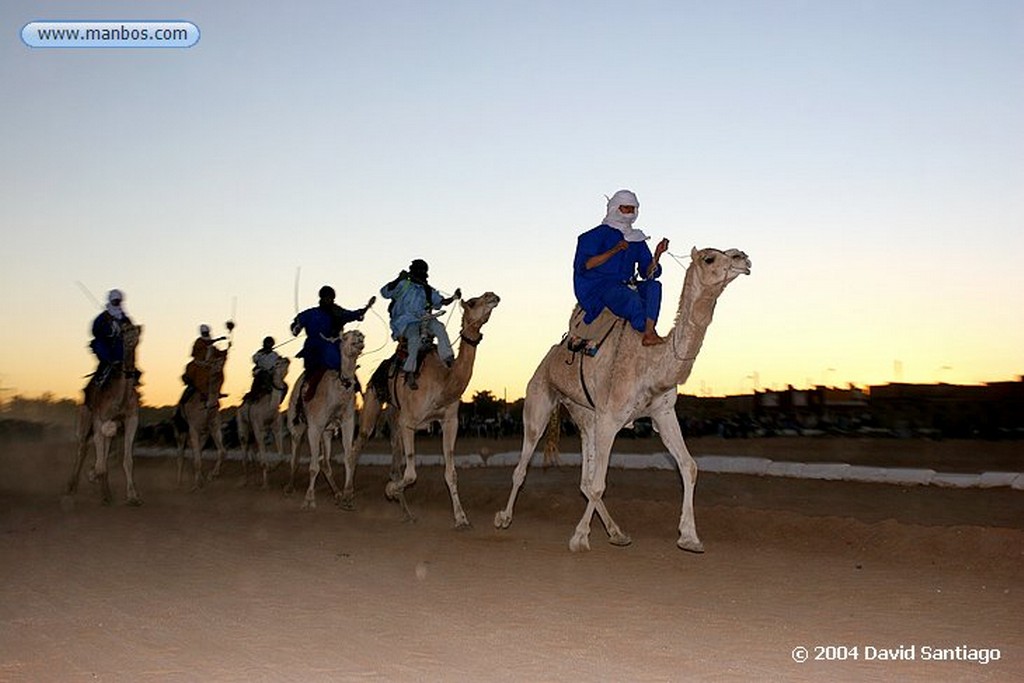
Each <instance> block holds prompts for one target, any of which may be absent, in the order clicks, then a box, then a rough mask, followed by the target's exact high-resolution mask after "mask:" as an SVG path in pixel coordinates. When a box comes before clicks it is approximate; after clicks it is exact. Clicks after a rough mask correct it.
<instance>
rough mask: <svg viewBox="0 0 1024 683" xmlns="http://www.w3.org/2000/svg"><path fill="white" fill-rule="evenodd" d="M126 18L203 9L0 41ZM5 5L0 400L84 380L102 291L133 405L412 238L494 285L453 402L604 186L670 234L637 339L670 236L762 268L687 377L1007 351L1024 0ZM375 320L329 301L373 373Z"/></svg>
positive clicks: (725, 298)
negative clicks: (220, 342) (201, 354)
mask: <svg viewBox="0 0 1024 683" xmlns="http://www.w3.org/2000/svg"><path fill="white" fill-rule="evenodd" d="M147 19H148V20H181V21H188V22H191V23H193V24H194V25H195V26H197V27H198V28H199V30H200V32H201V37H200V39H199V41H198V42H197V43H196V44H195V45H194V46H192V47H189V48H164V49H145V48H142V49H117V48H94V49H48V48H31V47H28V46H27V45H26V44H25V43H24V42H22V39H21V31H22V28H23V27H24V26H25V25H26V24H27V23H29V22H33V21H42V20H120V21H127V20H147ZM0 27H2V28H3V31H2V39H0V88H2V91H3V92H4V93H5V97H4V105H3V106H2V107H0V131H2V135H0V226H2V231H3V241H2V243H3V249H2V251H0V254H2V262H0V291H2V300H0V349H2V350H3V354H2V357H0V398H9V397H10V396H11V395H12V394H20V395H23V396H35V395H40V394H42V393H44V392H50V393H52V394H54V395H55V396H58V397H77V396H79V395H80V390H81V387H82V386H83V385H84V381H85V380H84V379H83V377H84V376H85V375H86V374H88V373H89V372H91V371H92V370H93V369H94V367H95V361H94V358H93V357H92V355H91V353H90V351H89V350H88V347H87V345H88V342H89V329H90V323H91V320H92V318H93V317H94V316H95V315H96V314H97V313H98V312H99V310H100V309H99V305H98V304H97V302H96V300H102V299H104V298H105V293H106V291H107V290H109V289H110V288H114V287H116V288H120V289H122V290H123V291H124V292H125V294H126V298H125V308H126V310H127V311H128V313H129V315H131V316H132V318H133V319H134V320H135V321H136V322H138V323H141V324H143V325H144V332H143V337H142V341H141V344H140V347H139V359H138V361H139V365H140V367H141V368H142V369H143V371H144V373H145V374H144V377H143V382H144V386H143V387H142V391H143V401H144V402H145V403H147V404H150V405H164V404H169V403H173V402H175V401H176V400H177V397H178V395H179V394H180V391H181V389H182V385H181V381H180V375H181V372H182V369H183V368H184V365H185V363H186V361H187V360H188V355H189V352H190V349H191V345H192V341H193V339H194V338H195V336H196V334H197V328H198V326H199V325H200V324H201V323H208V324H210V325H211V326H212V327H213V332H214V334H215V335H217V334H223V333H224V332H225V325H224V324H225V322H226V321H227V320H229V319H232V320H233V321H234V322H235V323H236V325H237V327H236V329H235V331H234V335H233V340H232V347H231V351H230V355H229V359H228V363H227V367H226V385H225V391H226V392H227V393H228V394H229V398H228V399H227V401H228V403H229V404H230V403H231V402H233V401H234V402H237V401H238V400H239V399H240V397H241V395H242V394H243V393H244V392H245V390H246V389H247V388H248V384H249V381H250V369H251V360H250V358H251V355H252V353H253V352H254V351H255V350H256V349H257V348H259V345H260V341H261V340H262V338H263V337H264V336H266V335H272V336H274V337H275V338H276V339H277V341H278V342H285V341H287V340H290V339H292V336H291V334H290V332H289V330H288V326H289V322H290V321H291V319H292V318H293V317H294V315H295V313H296V308H297V307H298V308H300V309H302V308H307V307H309V306H313V305H315V303H316V292H317V290H318V289H319V287H320V286H321V285H323V284H331V285H333V286H334V287H335V289H336V290H337V291H338V302H339V303H340V304H341V305H343V306H345V307H347V308H356V307H358V306H361V305H362V304H363V303H365V302H366V300H367V299H369V297H371V296H373V295H374V294H376V293H377V291H378V290H379V288H380V287H381V286H382V285H383V284H385V283H386V282H388V281H389V280H391V279H392V278H393V277H395V275H396V274H397V273H398V272H399V271H400V270H401V269H403V268H405V267H407V266H408V264H409V262H410V261H411V260H412V259H414V258H422V259H425V260H426V261H428V262H429V264H430V273H431V282H432V284H433V285H434V286H435V287H437V288H438V289H440V290H441V291H443V292H445V293H451V292H453V291H454V290H455V289H456V288H457V287H458V288H461V289H462V292H463V293H464V295H465V296H467V297H469V296H474V295H477V294H481V293H483V292H485V291H493V292H495V293H497V294H498V295H499V296H500V297H501V304H500V305H499V306H498V308H497V309H495V311H494V312H493V314H492V316H491V320H490V322H489V323H488V324H487V326H486V327H485V328H484V341H483V343H482V344H481V346H480V347H479V349H478V356H477V362H476V366H475V369H474V374H473V378H472V381H471V382H470V385H469V387H468V389H467V392H466V394H465V398H466V399H467V400H468V398H470V397H471V396H472V395H473V394H474V393H475V392H477V391H482V390H488V391H491V392H492V393H494V394H495V395H496V396H497V397H499V398H502V397H504V398H507V399H508V400H515V399H517V398H520V397H522V396H523V394H524V393H525V388H526V384H527V382H528V381H529V379H530V376H531V375H532V373H533V370H534V369H535V368H536V366H537V364H538V363H539V361H540V360H541V358H542V357H543V356H544V354H545V353H546V351H547V349H548V348H549V347H550V346H551V345H552V344H555V343H557V342H558V341H559V340H560V339H561V337H562V334H563V333H564V331H565V328H566V323H567V321H568V317H569V313H570V311H571V308H572V305H573V303H574V298H573V293H572V272H571V271H572V265H571V264H572V257H573V250H574V248H575V243H576V238H577V236H578V235H579V234H580V233H581V232H583V231H585V230H587V229H589V228H592V227H594V226H595V225H597V224H599V223H600V222H601V219H602V218H603V216H604V211H605V201H606V200H605V196H606V195H611V194H612V193H613V192H615V191H616V190H619V189H622V188H628V189H632V190H634V191H635V192H636V193H637V195H638V196H639V198H640V213H639V219H638V221H637V227H640V228H642V229H644V230H645V231H646V232H647V233H648V234H650V235H651V236H652V237H653V238H654V240H657V239H660V238H661V237H667V238H669V240H670V247H669V252H670V254H671V256H670V255H666V256H665V257H664V259H663V265H664V274H663V276H662V281H663V283H664V292H665V296H664V303H663V308H662V315H661V320H660V322H659V325H658V329H659V331H660V332H662V333H663V334H664V333H667V332H668V330H669V328H670V326H671V324H672V320H673V318H674V312H675V308H676V306H677V302H678V297H679V292H680V289H681V287H682V281H683V275H684V272H685V268H686V266H687V265H688V260H687V256H688V255H689V253H690V250H691V248H692V247H694V246H696V247H698V248H703V247H716V248H719V249H728V248H738V249H742V250H743V251H745V252H747V254H749V256H750V258H751V260H752V263H753V268H752V272H751V274H750V275H749V276H743V277H740V278H738V279H737V280H736V281H734V282H733V283H732V284H730V285H729V287H728V288H727V289H726V291H725V292H724V293H723V295H722V296H721V298H720V299H719V301H718V307H717V309H716V313H715V319H714V321H713V322H712V324H711V326H710V328H709V329H708V333H707V336H706V338H705V342H704V346H703V348H702V350H701V353H700V356H699V357H698V358H697V361H696V363H695V366H694V370H693V373H692V375H691V376H690V378H689V380H688V382H687V384H686V385H685V386H683V387H681V391H683V392H685V393H690V394H696V395H725V394H735V393H749V392H750V391H752V390H755V389H757V390H763V389H772V388H774V389H781V388H785V387H786V386H787V385H790V384H792V385H794V386H796V387H798V388H799V387H808V386H814V385H818V384H827V385H830V386H844V385H846V384H847V383H852V384H855V385H857V386H869V385H873V384H885V383H888V382H895V381H904V382H938V381H942V382H950V383H964V384H976V383H983V382H991V381H1013V380H1017V379H1018V378H1019V376H1020V375H1021V374H1022V373H1024V316H1022V315H1021V311H1022V310H1024V268H1022V265H1021V260H1022V257H1024V3H1021V2H1019V1H1018V0H1008V1H1001V0H986V1H983V2H977V1H976V0H969V1H963V2H959V1H949V0H923V1H920V2H919V1H914V0H898V1H895V2H893V1H888V0H887V1H878V2H874V1H870V0H866V1H858V2H852V1H843V0H836V1H835V2H811V1H791V0H775V1H771V2H768V1H765V2H753V1H733V0H726V1H724V2H714V3H712V2H691V1H674V2H667V1H665V2H649V1H643V0H641V1H639V2H632V3H621V2H600V1H596V2H568V1H564V0H562V1H555V2H552V1H550V0H546V1H540V0H538V1H532V0H529V1H527V0H521V1H515V0H512V1H509V2H478V1H465V2H462V1H449V0H436V1H432V2H419V1H388V0H385V1H382V2H372V1H370V0H365V1H360V2H352V1H348V0H340V1H337V2H334V1H331V2H327V1H323V2H313V1H303V0H294V1H293V2H289V3H287V4H284V3H266V4H263V3H249V2H232V1H225V2H216V3H211V2H195V3H190V2H173V3H171V2H160V1H159V0H154V1H152V2H147V3H136V2H90V3H83V2H17V1H14V2H6V3H3V4H2V5H0ZM386 316H387V313H386V307H385V306H384V305H383V304H382V303H380V302H378V304H377V305H376V306H375V307H374V309H372V311H371V313H370V314H369V315H368V316H367V318H366V320H365V321H363V322H362V323H359V324H358V325H356V326H351V325H350V326H349V328H348V329H352V328H353V327H358V329H361V330H362V331H363V332H364V334H365V335H366V337H367V345H366V353H365V354H364V356H363V358H362V359H361V367H360V370H359V374H360V376H361V377H362V378H363V379H364V380H365V379H366V378H368V376H369V374H370V373H371V372H372V370H373V369H374V368H375V367H376V365H377V364H379V363H380V362H381V361H383V360H384V359H385V358H386V357H387V356H388V355H389V353H390V352H391V350H392V348H393V342H391V340H390V338H389V332H388V328H387V325H386V322H385V319H386ZM442 320H443V321H445V322H446V324H447V327H448V330H449V333H450V336H451V337H452V338H453V339H456V338H457V337H458V329H459V321H460V312H459V310H458V308H457V307H453V310H452V312H451V315H450V316H446V317H444V318H442ZM300 348H301V341H300V340H295V341H292V342H290V343H288V344H285V345H283V346H281V348H280V349H279V351H280V352H282V353H284V354H286V355H288V356H292V357H293V356H294V354H295V353H296V352H298V350H299V349H300ZM298 367H299V366H298V364H293V370H292V373H291V375H290V379H291V380H294V379H295V378H296V377H297V375H298Z"/></svg>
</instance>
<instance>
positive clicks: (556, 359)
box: [494, 247, 750, 553]
mask: <svg viewBox="0 0 1024 683" xmlns="http://www.w3.org/2000/svg"><path fill="white" fill-rule="evenodd" d="M690 258H691V263H690V266H689V267H688V268H687V270H686V277H685V278H684V282H683V290H682V293H681V294H680V298H679V308H678V312H677V314H676V319H675V324H674V326H673V328H672V331H671V332H670V333H669V335H668V338H667V343H665V344H660V345H656V346H643V345H642V344H641V334H640V333H639V332H636V331H635V330H633V329H632V327H630V326H629V325H628V324H627V323H625V322H622V323H621V324H616V326H615V327H614V328H613V329H612V331H611V333H610V334H609V335H608V337H607V338H606V339H605V340H604V343H603V344H602V345H601V346H600V348H599V350H598V351H597V353H596V355H594V356H593V357H591V356H589V355H587V354H586V353H584V352H580V351H576V352H574V351H572V350H570V349H569V346H568V345H567V344H566V341H565V340H563V341H562V343H560V344H557V345H555V346H553V347H551V350H550V351H548V353H547V355H546V356H545V357H544V359H543V360H542V361H541V363H540V365H539V366H538V367H537V370H536V371H535V372H534V374H533V378H532V379H531V380H530V383H529V384H528V385H527V389H526V400H525V404H524V407H523V450H522V453H521V455H520V458H519V463H518V464H517V465H516V468H515V471H514V472H513V474H512V490H511V493H510V494H509V498H508V503H507V505H506V506H505V509H504V510H501V511H499V512H498V513H497V514H495V516H494V526H495V527H497V528H499V529H505V528H508V526H509V525H510V524H511V523H512V508H513V506H514V505H515V501H516V496H517V494H518V493H519V489H520V487H521V486H522V485H523V481H524V480H525V479H526V470H527V467H528V466H529V463H530V458H531V457H532V456H533V451H534V449H535V448H536V446H537V442H538V441H539V439H540V437H541V435H542V434H543V433H544V428H545V426H546V425H547V423H548V416H549V415H551V411H552V410H553V409H554V408H555V407H556V405H557V403H561V404H563V405H565V407H566V408H567V409H568V411H569V416H570V417H571V418H572V420H573V421H574V422H575V423H576V425H577V426H578V427H579V428H580V435H581V438H582V452H583V453H582V454H583V463H582V471H581V473H580V489H581V490H582V491H583V495H584V496H586V498H587V507H586V510H585V511H584V513H583V516H582V518H580V521H579V523H578V524H577V525H576V530H575V533H574V534H573V535H572V538H571V539H570V541H569V549H570V550H572V551H573V552H577V551H582V550H589V549H590V524H591V520H592V519H593V516H594V512H597V514H598V515H599V517H600V518H601V521H602V522H603V523H604V526H605V529H606V531H607V532H608V536H609V542H610V543H612V544H613V545H619V546H624V545H629V544H630V543H631V542H632V541H631V539H630V538H629V536H627V535H626V534H625V533H623V531H622V530H621V529H620V528H619V526H618V524H616V523H615V521H614V520H613V519H612V517H611V515H610V514H609V513H608V510H607V508H606V507H605V504H604V501H603V499H602V497H603V495H604V490H605V480H606V477H607V474H608V461H609V458H610V457H611V449H612V444H613V442H614V440H615V435H616V434H617V433H618V431H619V430H620V429H622V428H623V427H625V426H627V425H628V424H631V423H632V421H633V420H635V419H637V418H639V417H650V418H651V419H652V421H653V424H654V427H655V429H656V430H657V431H658V433H659V434H660V436H661V439H662V441H663V442H664V443H665V446H666V447H667V448H668V451H669V453H671V454H672V457H673V458H674V459H675V461H676V465H677V466H678V468H679V472H680V475H681V477H682V480H683V503H682V512H681V514H680V517H679V539H678V540H677V542H676V545H677V546H678V547H679V548H681V549H683V550H688V551H692V552H698V553H699V552H703V551H704V545H703V544H702V543H701V541H700V539H699V538H698V536H697V527H696V523H695V521H694V516H693V492H694V486H695V485H696V482H697V463H696V462H695V461H694V459H693V457H691V455H690V453H689V451H688V450H687V448H686V444H685V443H684V441H683V435H682V431H681V430H680V427H679V420H678V418H677V417H676V412H675V403H676V393H677V386H678V385H680V384H684V383H685V382H686V380H687V378H689V376H690V371H691V370H692V369H693V363H694V360H695V359H696V357H697V354H698V353H699V352H700V348H701V345H702V344H703V342H704V335H705V333H706V332H707V328H708V325H710V324H711V317H712V315H713V314H714V310H715V304H716V302H717V300H718V297H719V296H720V295H721V293H722V291H723V290H724V289H725V287H726V285H728V284H729V283H730V282H732V281H733V280H734V279H735V278H736V277H738V276H739V275H740V274H746V275H749V274H750V259H749V258H747V255H746V254H745V253H743V252H742V251H738V250H736V249H729V250H728V251H720V250H718V249H701V250H698V249H697V248H696V247H694V248H693V250H692V251H691V253H690ZM601 315H602V316H611V313H610V312H609V311H607V310H605V311H603V312H602V314H601ZM599 320H600V317H599ZM597 322H598V321H595V324H597Z"/></svg>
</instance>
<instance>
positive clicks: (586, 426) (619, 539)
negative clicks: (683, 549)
mask: <svg viewBox="0 0 1024 683" xmlns="http://www.w3.org/2000/svg"><path fill="white" fill-rule="evenodd" d="M569 415H570V416H571V417H572V419H573V422H575V423H576V425H577V426H578V427H579V428H580V442H581V445H582V451H583V453H582V455H583V462H582V466H581V468H580V489H581V490H582V491H583V492H584V495H586V492H587V491H589V490H590V489H591V487H592V482H593V481H594V479H595V477H596V476H597V472H596V466H597V457H596V449H597V446H596V442H595V439H594V435H595V434H596V433H597V429H596V427H595V424H594V423H595V419H594V418H595V415H594V412H593V411H592V410H585V409H583V408H581V407H579V406H571V407H570V408H569ZM612 438H613V439H614V437H612ZM609 448H610V447H609ZM610 457H611V455H610V454H609V459H610ZM605 472H606V473H607V466H606V467H605ZM603 480H604V476H602V481H603ZM593 503H594V511H595V512H596V513H597V515H598V517H600V518H601V522H602V523H603V524H604V528H605V531H606V532H607V533H608V542H609V543H611V544H612V545H616V546H627V545H630V544H631V543H632V542H633V539H631V538H630V537H629V535H628V534H626V533H625V532H623V531H622V529H621V528H619V525H618V524H616V522H615V520H614V519H612V516H611V513H609V512H608V508H606V507H605V504H604V498H603V497H602V498H597V499H596V500H594V501H593Z"/></svg>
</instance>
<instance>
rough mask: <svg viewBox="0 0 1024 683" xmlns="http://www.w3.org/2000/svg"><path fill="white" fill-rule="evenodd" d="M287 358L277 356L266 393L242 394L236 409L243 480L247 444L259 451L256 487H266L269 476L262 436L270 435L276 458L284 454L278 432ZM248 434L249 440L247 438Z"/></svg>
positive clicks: (246, 462)
mask: <svg viewBox="0 0 1024 683" xmlns="http://www.w3.org/2000/svg"><path fill="white" fill-rule="evenodd" d="M290 365H291V361H290V360H288V359H287V358H278V359H277V361H276V362H275V363H274V368H273V369H272V370H271V373H270V393H266V394H261V395H259V396H256V397H253V396H250V395H249V394H246V396H245V398H243V399H242V405H241V406H240V407H239V408H238V415H237V418H236V419H237V420H238V440H239V441H240V442H241V446H242V476H243V481H244V482H245V483H246V484H248V483H249V454H250V445H251V444H252V443H253V442H255V450H256V452H257V453H259V459H260V468H261V469H262V470H263V482H262V484H261V485H260V488H262V489H263V490H266V489H267V480H268V478H269V476H270V464H269V462H268V460H267V445H266V436H267V433H268V432H269V433H270V434H271V435H272V436H273V437H274V446H275V448H276V449H277V454H278V456H279V457H280V456H281V455H282V454H283V453H284V447H283V444H282V441H283V435H282V433H281V402H282V401H284V395H285V393H286V392H287V391H288V386H287V385H286V384H285V383H284V379H285V377H287V376H288V367H289V366H290ZM250 434H251V435H252V437H253V439H252V441H250V440H249V436H250Z"/></svg>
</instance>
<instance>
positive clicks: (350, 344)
mask: <svg viewBox="0 0 1024 683" xmlns="http://www.w3.org/2000/svg"><path fill="white" fill-rule="evenodd" d="M365 346H366V336H365V335H364V334H363V333H362V332H360V331H359V330H349V331H348V332H346V333H345V334H343V335H341V357H342V358H349V359H353V360H354V359H355V358H357V357H358V356H359V354H361V353H362V352H363V348H364V347H365Z"/></svg>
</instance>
